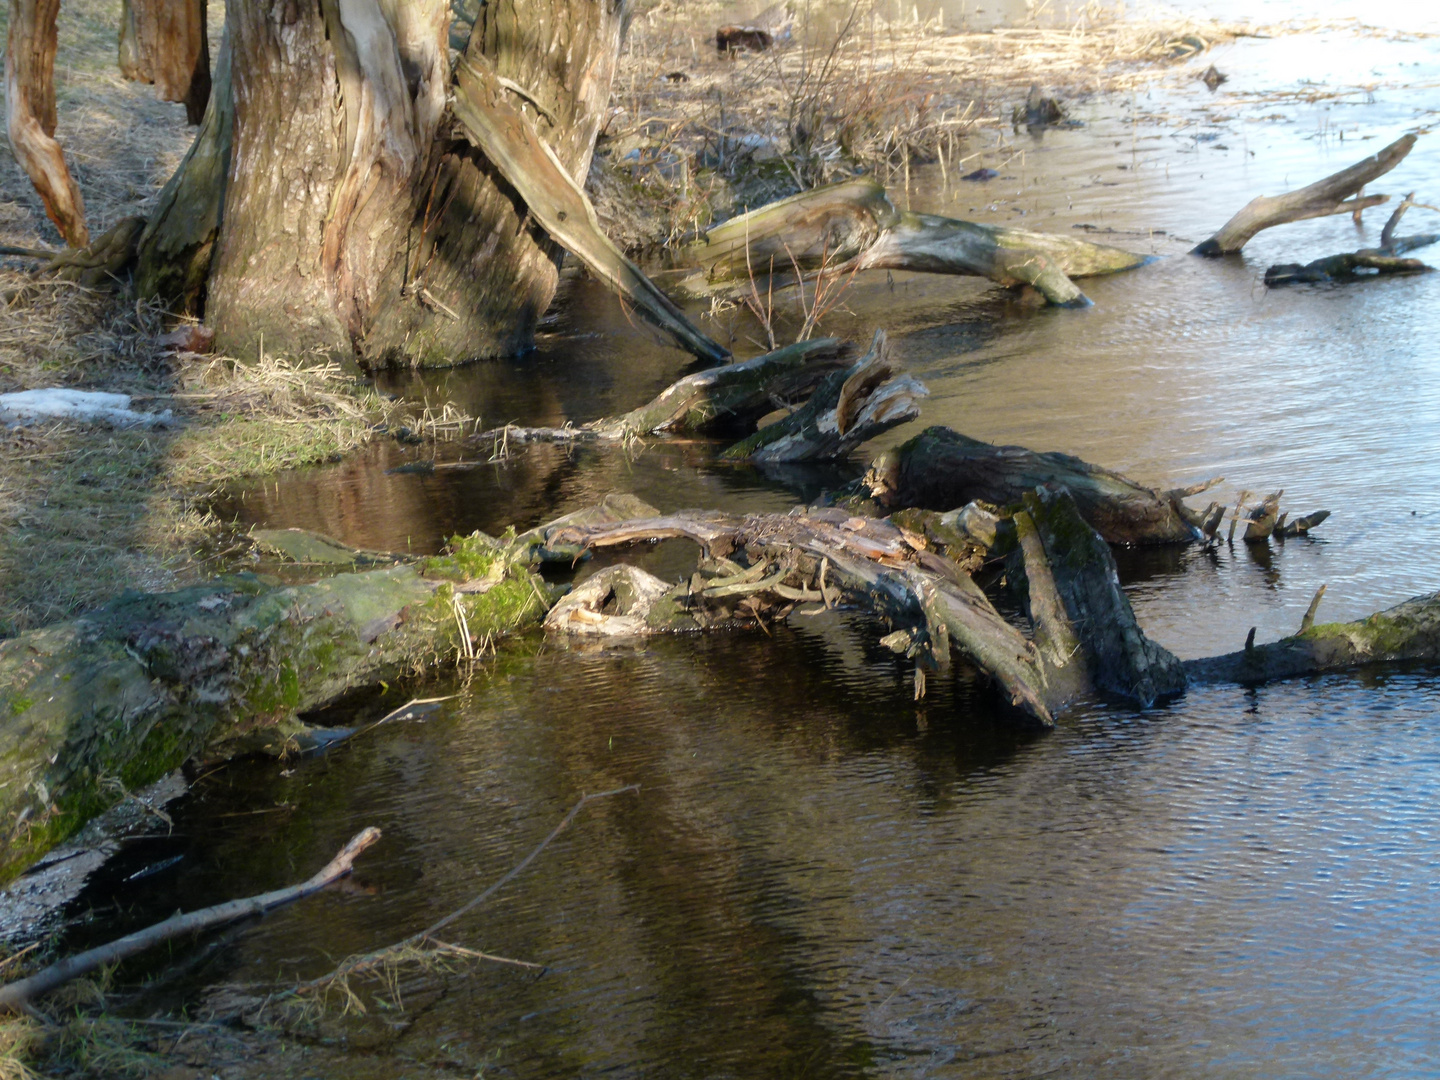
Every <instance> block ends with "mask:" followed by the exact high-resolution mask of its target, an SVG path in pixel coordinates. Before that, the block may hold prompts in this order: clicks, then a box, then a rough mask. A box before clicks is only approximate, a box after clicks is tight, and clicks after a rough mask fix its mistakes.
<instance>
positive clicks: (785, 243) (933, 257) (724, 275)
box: [674, 177, 1150, 306]
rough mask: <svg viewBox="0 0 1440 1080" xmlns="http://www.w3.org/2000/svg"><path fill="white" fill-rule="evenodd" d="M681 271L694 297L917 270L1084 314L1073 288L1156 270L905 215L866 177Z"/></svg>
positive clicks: (728, 228)
mask: <svg viewBox="0 0 1440 1080" xmlns="http://www.w3.org/2000/svg"><path fill="white" fill-rule="evenodd" d="M674 261H675V265H676V267H677V268H680V269H686V268H689V269H691V270H694V271H696V272H697V273H694V274H692V275H691V277H690V278H689V279H687V280H686V281H685V282H684V286H685V287H687V288H689V289H690V290H691V291H695V292H706V291H714V290H715V289H716V288H717V287H724V286H726V285H727V284H729V283H734V282H737V281H738V282H748V281H749V280H750V279H751V278H752V277H754V276H759V275H765V274H775V275H780V276H782V277H783V276H786V275H793V274H795V273H799V274H801V275H807V274H813V273H816V272H818V271H821V270H822V269H823V270H824V271H825V272H827V273H837V274H838V273H848V272H850V271H852V270H857V269H859V270H866V269H881V270H885V269H889V270H918V271H924V272H927V273H937V274H964V275H970V276H975V277H985V278H989V279H990V280H992V281H995V282H997V283H999V284H1001V285H1006V286H1011V285H1022V284H1023V285H1031V286H1034V287H1035V288H1036V289H1038V290H1039V291H1040V292H1041V293H1042V294H1043V295H1044V296H1045V298H1046V300H1048V301H1049V302H1050V303H1052V304H1060V305H1067V306H1082V305H1084V304H1086V303H1088V302H1089V301H1088V300H1086V298H1085V296H1084V294H1083V293H1082V292H1081V291H1080V289H1079V288H1078V287H1077V286H1076V285H1075V283H1074V282H1073V281H1071V280H1070V279H1071V278H1074V277H1087V276H1095V275H1098V274H1113V273H1117V272H1119V271H1121V270H1129V269H1132V268H1134V267H1137V266H1141V265H1144V264H1145V263H1147V262H1149V261H1150V260H1149V258H1148V257H1147V256H1144V255H1136V254H1133V253H1131V252H1128V251H1122V250H1120V249H1119V248H1112V247H1106V246H1104V245H1101V244H1092V243H1089V242H1088V241H1085V240H1078V239H1074V238H1072V237H1065V236H1053V235H1049V234H1046V233H1036V232H1029V231H1027V230H1024V229H1010V228H1005V227H1004V226H992V225H976V224H974V223H972V222H968V221H957V220H954V219H952V218H943V217H937V216H935V215H933V214H915V213H911V212H910V211H903V212H902V211H900V210H898V209H897V208H896V207H895V205H894V204H893V203H892V202H891V201H890V198H889V196H888V195H887V194H886V193H885V188H884V185H882V184H881V183H880V182H879V181H877V180H874V179H871V178H869V177H861V178H857V179H853V180H846V181H842V182H840V183H838V184H832V185H830V186H828V187H823V188H817V189H815V190H814V191H807V192H802V193H801V194H799V195H795V196H792V197H791V198H788V199H782V200H781V201H779V202H775V203H771V204H770V205H768V206H762V207H759V208H758V209H756V210H752V211H750V212H749V213H748V214H743V215H741V216H739V217H735V218H731V219H730V220H729V221H726V222H725V223H723V224H721V225H719V226H716V227H715V228H713V229H711V230H709V232H708V233H706V235H705V238H704V239H703V240H701V241H699V242H697V243H695V244H692V245H690V246H689V247H688V248H685V249H683V250H682V251H680V252H678V253H677V254H676V255H675V257H674Z"/></svg>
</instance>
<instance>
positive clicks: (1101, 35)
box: [590, 0, 1256, 247]
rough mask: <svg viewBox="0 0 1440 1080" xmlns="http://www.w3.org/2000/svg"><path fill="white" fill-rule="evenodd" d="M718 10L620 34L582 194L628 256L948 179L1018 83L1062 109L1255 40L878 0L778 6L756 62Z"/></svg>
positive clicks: (1221, 32) (1105, 15) (1195, 25)
mask: <svg viewBox="0 0 1440 1080" xmlns="http://www.w3.org/2000/svg"><path fill="white" fill-rule="evenodd" d="M731 7H733V5H720V4H715V3H708V4H706V3H701V4H694V3H686V4H680V3H677V2H676V0H662V2H661V3H659V4H657V5H655V6H654V7H652V8H650V9H649V10H648V11H647V12H646V13H645V14H643V15H641V16H638V17H637V18H636V19H635V21H634V23H633V24H632V25H631V28H630V32H629V36H628V39H627V44H626V50H625V54H624V56H623V58H622V62H621V68H620V73H619V75H618V76H617V79H616V85H615V91H614V98H613V103H612V114H611V117H610V120H609V123H608V124H607V126H606V128H605V130H604V131H603V132H602V137H601V141H600V144H599V147H598V148H597V161H596V165H595V167H594V168H592V170H591V177H590V186H591V189H592V191H593V192H594V193H595V196H596V202H597V209H598V210H599V212H600V215H601V217H602V218H603V219H605V220H606V222H607V225H609V226H610V227H611V228H612V230H613V231H614V232H615V233H616V234H617V235H618V237H619V238H620V240H621V241H622V242H625V243H628V244H629V245H630V246H632V247H637V246H643V245H644V244H647V243H650V244H654V243H659V244H664V243H667V242H674V241H676V240H678V239H680V238H681V237H684V236H687V235H692V234H694V233H696V232H698V231H700V230H703V229H704V228H705V227H706V226H707V225H708V224H710V223H711V222H712V221H716V220H720V219H722V218H724V217H728V216H730V215H731V214H733V213H737V212H740V211H742V210H745V209H749V208H751V207H754V206H758V205H760V204H762V203H765V202H768V201H770V200H773V199H775V198H778V197H780V196H782V195H786V194H791V193H793V192H795V191H799V190H803V189H805V188H809V187H814V186H817V185H819V184H823V183H828V182H830V181H832V180H835V179H838V178H841V177H844V176H849V175H853V174H855V173H857V172H870V173H874V174H876V175H879V176H880V177H881V178H882V179H883V180H885V181H886V182H887V183H889V182H892V181H894V180H897V179H899V178H900V177H902V176H908V171H909V169H910V167H911V166H912V165H913V164H918V163H921V162H939V163H940V165H941V167H942V168H946V169H955V168H962V167H963V166H964V165H965V163H966V161H968V160H970V159H971V158H972V157H974V156H977V155H978V154H979V153H981V152H983V151H984V150H986V149H989V148H993V147H994V146H995V145H997V144H1003V142H1004V140H1005V132H1006V131H1007V129H1008V128H1009V127H1010V125H1011V115H1012V109H1013V107H1014V106H1015V105H1016V104H1017V103H1020V102H1023V101H1024V99H1025V96H1026V93H1027V91H1028V89H1029V87H1030V86H1031V85H1032V84H1038V85H1040V86H1041V87H1044V88H1045V89H1046V91H1047V92H1048V93H1052V94H1058V95H1060V96H1063V97H1065V98H1072V99H1073V98H1076V97H1084V96H1087V95H1091V94H1095V93H1100V92H1105V91H1128V90H1133V89H1135V88H1136V87H1138V86H1140V85H1142V84H1144V83H1147V82H1149V81H1152V80H1154V79H1157V78H1160V77H1161V76H1163V75H1164V74H1165V73H1166V72H1167V71H1168V70H1169V69H1170V65H1171V64H1172V63H1174V62H1176V61H1181V60H1185V59H1189V58H1191V57H1193V56H1195V55H1196V54H1198V53H1200V52H1203V51H1205V50H1206V49H1208V48H1209V47H1210V46H1211V45H1212V44H1215V43H1217V42H1220V41H1226V40H1231V39H1233V38H1235V37H1236V36H1240V35H1243V34H1247V33H1255V32H1256V31H1254V30H1251V29H1248V28H1244V27H1240V26H1234V25H1226V24H1221V23H1217V22H1213V21H1209V20H1196V19H1186V18H1182V17H1178V16H1176V17H1172V18H1167V19H1165V20H1163V21H1154V20H1146V19H1134V18H1129V17H1127V16H1126V14H1125V12H1124V10H1123V7H1111V6H1107V5H1105V4H1103V3H1102V2H1101V0H1091V2H1090V3H1088V4H1086V5H1085V6H1084V7H1083V8H1080V9H1078V10H1075V11H1071V10H1067V12H1066V13H1065V14H1064V15H1063V16H1059V17H1057V16H1055V15H1054V14H1053V13H1049V14H1048V17H1047V12H1048V10H1049V8H1050V7H1051V5H1050V4H1049V3H1042V4H1039V5H1032V13H1033V16H1034V17H1033V19H1032V24H1030V25H1024V26H1017V27H995V28H987V29H984V30H972V29H969V28H968V27H966V26H959V27H957V26H949V25H946V24H945V22H944V21H943V17H942V16H940V15H937V16H935V17H934V18H932V19H931V20H930V21H928V22H925V21H921V20H920V19H919V17H918V13H917V12H918V9H917V8H912V7H909V6H908V5H901V9H902V10H903V11H905V12H906V14H905V15H903V16H901V17H898V18H896V17H890V18H887V17H886V9H885V7H884V6H883V5H882V4H881V3H880V2H879V0H844V2H840V3H829V4H826V3H820V2H815V3H806V2H804V0H788V3H786V4H784V5H776V7H774V8H772V9H770V10H769V11H767V12H766V13H764V15H762V16H761V18H768V19H769V20H771V21H772V22H776V23H777V25H780V26H783V27H784V29H783V31H780V32H777V33H776V35H775V44H774V45H773V46H772V47H771V48H769V49H767V50H765V51H763V52H758V53H756V52H745V51H739V52H729V53H722V52H720V51H719V50H717V48H716V45H715V28H716V26H717V23H718V21H719V19H720V12H721V11H722V10H725V11H728V10H729V9H730V8H731ZM892 14H893V13H892Z"/></svg>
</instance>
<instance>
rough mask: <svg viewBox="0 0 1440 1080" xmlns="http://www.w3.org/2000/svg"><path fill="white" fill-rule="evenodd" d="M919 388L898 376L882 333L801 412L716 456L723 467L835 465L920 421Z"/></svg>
mask: <svg viewBox="0 0 1440 1080" xmlns="http://www.w3.org/2000/svg"><path fill="white" fill-rule="evenodd" d="M928 393H929V391H928V390H926V389H925V387H924V385H923V384H921V383H920V382H919V381H918V380H916V379H914V378H912V377H911V376H909V375H904V374H901V373H900V369H899V365H898V364H897V363H896V361H895V360H894V359H893V358H892V357H891V355H890V344H889V339H888V338H887V337H886V335H885V331H884V330H876V331H875V338H874V340H873V341H872V343H871V345H870V351H869V352H868V353H866V354H865V355H864V356H862V357H861V358H860V359H859V360H857V361H856V362H855V363H854V364H852V365H851V366H850V367H849V368H846V369H845V370H843V371H837V372H834V373H832V374H831V375H829V376H828V377H827V378H826V379H825V381H824V382H823V383H821V384H820V386H819V388H818V389H817V390H816V391H815V393H814V394H812V395H811V396H810V400H809V401H807V402H806V403H805V404H804V406H802V407H801V408H799V409H797V410H795V411H794V412H792V413H791V414H790V415H788V416H786V417H784V418H783V419H781V420H778V421H776V422H775V423H773V424H767V425H765V426H764V427H763V428H761V429H760V430H759V431H757V432H755V434H753V435H751V436H750V437H749V438H746V439H742V440H741V441H740V442H738V443H736V444H735V445H734V446H732V447H730V448H729V449H728V450H726V451H725V452H724V453H723V454H721V455H720V457H721V460H724V461H754V462H796V461H835V460H837V459H839V458H843V457H846V456H848V455H849V454H850V452H851V451H852V450H854V449H855V448H856V447H858V446H859V445H860V444H861V443H864V442H867V441H869V440H870V439H873V438H875V437H876V436H877V435H880V434H883V433H884V432H886V431H889V430H890V429H891V428H893V427H895V426H897V425H899V424H903V423H905V422H907V421H909V420H913V419H915V417H917V416H919V415H920V399H921V398H923V397H925V396H926V395H927V394H928Z"/></svg>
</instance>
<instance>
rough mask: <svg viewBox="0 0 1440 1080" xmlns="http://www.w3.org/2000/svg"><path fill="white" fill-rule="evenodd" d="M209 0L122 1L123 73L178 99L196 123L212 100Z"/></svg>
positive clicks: (159, 94)
mask: <svg viewBox="0 0 1440 1080" xmlns="http://www.w3.org/2000/svg"><path fill="white" fill-rule="evenodd" d="M205 7H206V3H205V0H124V4H123V6H122V7H121V9H120V74H122V75H124V76H125V78H127V79H130V80H132V81H134V82H142V83H150V84H153V85H154V87H155V94H156V96H157V97H159V98H160V100H161V101H179V102H183V103H184V105H185V115H186V117H187V118H188V119H189V120H190V123H192V124H198V123H200V120H201V118H202V117H203V116H204V115H205V104H206V102H208V101H209V100H210V43H209V41H208V39H207V37H206V32H205Z"/></svg>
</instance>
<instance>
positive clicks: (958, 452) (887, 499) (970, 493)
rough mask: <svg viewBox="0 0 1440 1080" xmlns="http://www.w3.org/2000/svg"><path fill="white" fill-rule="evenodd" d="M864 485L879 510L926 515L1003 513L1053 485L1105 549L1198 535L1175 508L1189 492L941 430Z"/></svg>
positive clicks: (884, 464)
mask: <svg viewBox="0 0 1440 1080" xmlns="http://www.w3.org/2000/svg"><path fill="white" fill-rule="evenodd" d="M864 483H865V485H866V486H867V487H868V488H869V491H870V494H871V495H872V497H874V498H875V499H876V500H877V501H878V502H879V503H880V504H881V506H883V507H888V508H895V509H898V508H900V507H904V506H917V507H920V508H922V509H927V510H949V509H952V508H953V507H957V506H964V505H965V504H966V503H969V502H973V501H975V500H979V501H982V502H988V503H996V504H998V505H1001V506H1006V505H1010V504H1013V503H1017V502H1019V501H1020V500H1021V499H1022V498H1023V497H1024V496H1025V494H1026V493H1027V492H1031V491H1033V490H1034V489H1035V488H1037V487H1045V486H1060V487H1064V488H1066V489H1067V490H1068V491H1069V492H1070V494H1071V495H1072V496H1073V497H1074V499H1075V502H1076V504H1077V505H1078V506H1079V508H1080V513H1081V516H1083V517H1084V519H1085V520H1086V521H1087V522H1088V523H1089V524H1090V525H1091V527H1093V528H1094V529H1095V530H1096V531H1097V532H1098V533H1099V534H1100V535H1101V536H1102V537H1103V538H1104V539H1105V540H1106V541H1108V542H1109V543H1112V544H1174V543H1183V542H1186V541H1190V540H1193V539H1195V538H1196V537H1197V534H1198V529H1197V528H1196V527H1195V525H1194V524H1193V523H1192V520H1190V519H1187V517H1186V516H1183V515H1182V513H1181V511H1180V509H1179V507H1183V505H1184V504H1183V502H1182V501H1181V499H1182V497H1183V495H1184V494H1194V493H1195V491H1194V490H1193V489H1189V490H1187V491H1185V492H1160V491H1156V490H1154V489H1152V488H1148V487H1144V486H1142V485H1140V484H1137V483H1135V482H1134V481H1133V480H1130V479H1129V478H1128V477H1125V476H1122V475H1120V474H1119V473H1117V472H1112V471H1110V470H1109V469H1104V468H1101V467H1100V466H1098V465H1091V464H1090V463H1089V462H1086V461H1081V460H1080V459H1079V458H1077V457H1072V456H1071V455H1069V454H1061V453H1056V452H1050V453H1037V452H1035V451H1033V450H1027V449H1025V448H1024V447H1021V446H995V445H992V444H991V443H986V442H981V441H980V440H978V439H971V438H968V437H967V436H965V435H961V434H960V433H959V432H958V431H953V430H951V429H950V428H946V427H930V428H926V429H925V430H924V431H922V432H921V433H920V434H919V435H917V436H915V438H913V439H911V440H910V441H909V442H907V443H905V444H903V445H901V446H898V447H896V448H895V449H893V450H889V451H886V452H885V453H884V454H882V455H881V456H880V457H879V458H877V459H876V461H875V463H874V465H872V466H871V468H870V472H869V473H868V474H867V475H866V478H865V481H864ZM1192 513H1193V512H1192Z"/></svg>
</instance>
